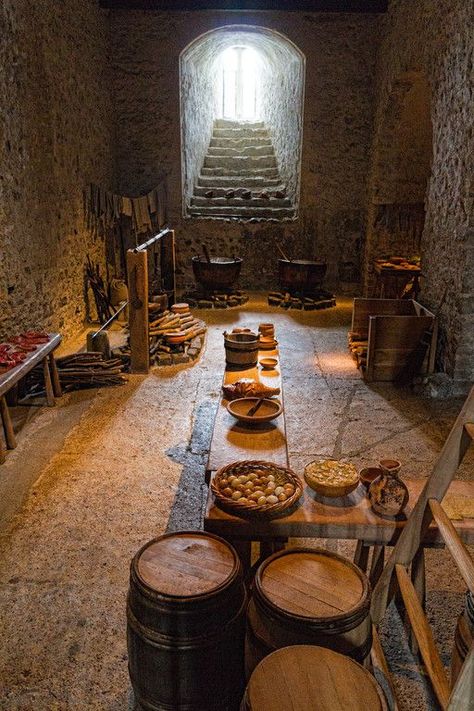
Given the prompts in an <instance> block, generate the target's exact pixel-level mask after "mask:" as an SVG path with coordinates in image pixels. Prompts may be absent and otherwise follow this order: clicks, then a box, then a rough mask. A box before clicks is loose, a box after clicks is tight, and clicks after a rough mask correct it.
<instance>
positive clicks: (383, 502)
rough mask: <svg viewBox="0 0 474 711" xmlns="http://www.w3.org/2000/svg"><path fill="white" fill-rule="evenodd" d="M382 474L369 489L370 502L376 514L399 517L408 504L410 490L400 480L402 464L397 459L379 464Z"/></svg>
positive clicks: (385, 460)
mask: <svg viewBox="0 0 474 711" xmlns="http://www.w3.org/2000/svg"><path fill="white" fill-rule="evenodd" d="M379 465H380V469H381V474H380V476H379V477H377V479H375V480H374V481H373V482H372V484H371V485H370V487H369V492H368V496H369V500H370V505H371V506H372V508H373V510H374V511H375V513H378V514H380V515H381V516H398V515H399V514H401V513H402V511H403V509H404V508H405V506H406V505H407V503H408V497H409V494H408V489H407V487H406V485H405V484H404V482H403V481H402V480H401V479H400V478H399V472H400V467H401V464H400V462H398V461H397V460H396V459H382V460H381V461H380V462H379Z"/></svg>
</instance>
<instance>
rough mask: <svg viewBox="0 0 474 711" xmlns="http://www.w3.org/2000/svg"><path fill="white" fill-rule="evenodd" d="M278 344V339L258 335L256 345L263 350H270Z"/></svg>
mask: <svg viewBox="0 0 474 711" xmlns="http://www.w3.org/2000/svg"><path fill="white" fill-rule="evenodd" d="M277 345H278V341H277V340H275V338H269V337H267V336H260V339H259V342H258V347H259V349H261V350H264V351H272V350H273V349H274V348H276V347H277Z"/></svg>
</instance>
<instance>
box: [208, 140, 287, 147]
mask: <svg viewBox="0 0 474 711" xmlns="http://www.w3.org/2000/svg"><path fill="white" fill-rule="evenodd" d="M209 145H210V147H211V148H247V147H248V146H269V147H270V146H271V147H272V148H273V144H272V142H271V139H270V138H211V142H210V144H209Z"/></svg>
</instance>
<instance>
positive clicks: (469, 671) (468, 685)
mask: <svg viewBox="0 0 474 711" xmlns="http://www.w3.org/2000/svg"><path fill="white" fill-rule="evenodd" d="M473 698H474V645H473V646H472V647H471V651H470V652H469V654H468V655H467V657H466V659H465V661H464V664H463V665H462V668H461V672H460V674H459V676H458V678H457V680H456V683H455V685H454V688H453V690H452V693H451V698H450V699H449V706H448V711H466V709H471V708H472V700H473Z"/></svg>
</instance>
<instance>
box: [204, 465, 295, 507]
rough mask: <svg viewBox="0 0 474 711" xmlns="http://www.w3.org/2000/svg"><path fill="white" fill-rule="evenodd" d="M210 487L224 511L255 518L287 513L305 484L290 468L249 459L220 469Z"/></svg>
mask: <svg viewBox="0 0 474 711" xmlns="http://www.w3.org/2000/svg"><path fill="white" fill-rule="evenodd" d="M211 489H212V493H213V494H214V496H215V499H216V503H217V505H218V506H219V507H220V508H222V509H223V510H224V511H226V512H227V513H230V514H233V515H235V516H241V517H242V518H253V519H271V518H277V517H278V516H283V515H285V514H286V513H288V512H289V509H291V508H292V507H293V506H294V505H295V504H296V503H297V502H298V499H299V498H300V496H301V494H302V493H303V486H302V483H301V481H300V479H299V478H298V477H297V476H296V474H295V473H294V472H292V471H291V469H287V468H286V467H280V466H278V465H277V464H273V463H272V462H261V461H250V460H246V461H242V462H233V463H232V464H228V465H227V466H225V467H222V469H219V470H218V471H217V472H216V475H215V477H214V478H213V479H212V480H211Z"/></svg>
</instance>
